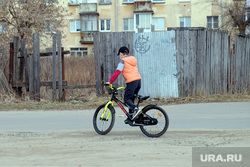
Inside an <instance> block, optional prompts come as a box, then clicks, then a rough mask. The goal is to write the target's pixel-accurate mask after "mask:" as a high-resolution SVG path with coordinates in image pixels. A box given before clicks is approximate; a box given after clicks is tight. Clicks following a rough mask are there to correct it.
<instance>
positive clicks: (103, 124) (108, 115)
mask: <svg viewBox="0 0 250 167" xmlns="http://www.w3.org/2000/svg"><path fill="white" fill-rule="evenodd" d="M105 106H106V104H103V105H101V106H99V107H98V108H97V109H96V111H95V114H94V116H93V126H94V129H95V131H96V132H97V133H98V134H100V135H106V134H107V133H109V132H110V131H111V129H112V128H113V126H114V123H115V109H114V107H113V106H112V105H109V106H108V108H107V111H106V112H104V109H105Z"/></svg>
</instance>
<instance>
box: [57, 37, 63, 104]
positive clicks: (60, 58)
mask: <svg viewBox="0 0 250 167" xmlns="http://www.w3.org/2000/svg"><path fill="white" fill-rule="evenodd" d="M61 37H62V35H61V33H60V32H58V33H57V52H58V55H57V56H58V57H57V58H58V89H59V100H60V101H62V99H63V92H62V50H61V48H62V43H61Z"/></svg>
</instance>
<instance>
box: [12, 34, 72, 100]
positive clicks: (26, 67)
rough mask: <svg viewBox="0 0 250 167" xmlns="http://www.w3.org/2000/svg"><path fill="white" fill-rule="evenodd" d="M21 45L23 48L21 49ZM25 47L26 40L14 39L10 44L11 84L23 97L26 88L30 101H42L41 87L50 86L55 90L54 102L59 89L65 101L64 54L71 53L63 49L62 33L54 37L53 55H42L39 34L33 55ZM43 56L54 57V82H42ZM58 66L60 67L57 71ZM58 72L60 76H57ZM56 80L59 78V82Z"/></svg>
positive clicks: (34, 35)
mask: <svg viewBox="0 0 250 167" xmlns="http://www.w3.org/2000/svg"><path fill="white" fill-rule="evenodd" d="M20 44H21V47H19V45H20ZM25 45H26V44H25V39H22V40H21V41H20V40H19V38H18V37H14V42H13V43H11V44H10V64H9V70H10V74H9V83H10V84H11V85H12V87H13V88H14V89H16V91H17V92H18V94H19V95H20V96H21V95H22V88H23V87H25V88H26V90H27V91H29V97H30V99H31V100H36V101H40V87H41V86H50V87H51V88H52V89H53V91H52V101H55V100H56V96H57V95H56V89H58V97H59V100H60V101H64V100H65V91H64V89H63V87H65V86H66V85H67V82H66V81H65V70H64V54H69V52H64V50H63V48H62V47H61V33H60V32H58V33H57V34H54V35H53V51H52V52H51V53H40V38H39V34H33V53H32V54H27V49H26V48H25ZM19 48H20V49H19ZM41 56H52V57H53V64H52V66H53V78H52V81H41V80H40V57H41ZM56 59H57V61H56ZM57 62H58V63H57ZM56 64H57V65H58V68H57V69H56ZM56 70H58V76H56V74H57V72H56ZM24 74H25V75H24ZM23 76H25V78H23ZM56 78H58V80H57V81H56Z"/></svg>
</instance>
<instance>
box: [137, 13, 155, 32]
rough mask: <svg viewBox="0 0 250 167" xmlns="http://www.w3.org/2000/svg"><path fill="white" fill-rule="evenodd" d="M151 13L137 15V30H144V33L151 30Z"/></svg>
mask: <svg viewBox="0 0 250 167" xmlns="http://www.w3.org/2000/svg"><path fill="white" fill-rule="evenodd" d="M151 18H152V14H151V13H136V14H135V25H136V28H137V29H139V28H142V29H144V31H145V30H146V31H147V30H151Z"/></svg>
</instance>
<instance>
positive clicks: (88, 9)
mask: <svg viewBox="0 0 250 167" xmlns="http://www.w3.org/2000/svg"><path fill="white" fill-rule="evenodd" d="M220 1H221V0H68V8H69V11H70V12H71V13H72V14H73V16H72V17H71V18H70V23H69V31H68V32H67V33H68V34H67V36H68V37H67V41H66V42H65V43H64V46H65V48H66V49H67V50H70V51H71V55H72V56H85V55H88V54H92V53H93V49H94V46H93V37H92V33H94V32H127V31H130V32H135V33H137V32H152V31H166V30H167V29H168V28H170V27H208V28H219V26H220V17H221V10H220V7H219V3H220Z"/></svg>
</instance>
